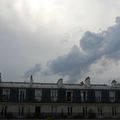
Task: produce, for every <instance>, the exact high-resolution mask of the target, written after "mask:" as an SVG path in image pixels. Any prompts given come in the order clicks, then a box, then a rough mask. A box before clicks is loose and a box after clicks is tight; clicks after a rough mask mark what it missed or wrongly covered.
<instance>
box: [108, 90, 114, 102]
mask: <svg viewBox="0 0 120 120" xmlns="http://www.w3.org/2000/svg"><path fill="white" fill-rule="evenodd" d="M109 100H110V102H115V91H109Z"/></svg>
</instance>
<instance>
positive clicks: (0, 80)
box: [0, 73, 2, 83]
mask: <svg viewBox="0 0 120 120" xmlns="http://www.w3.org/2000/svg"><path fill="white" fill-rule="evenodd" d="M1 82H2V77H1V73H0V83H1Z"/></svg>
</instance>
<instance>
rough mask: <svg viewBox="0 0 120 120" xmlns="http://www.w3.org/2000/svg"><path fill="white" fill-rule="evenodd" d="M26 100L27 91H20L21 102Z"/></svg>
mask: <svg viewBox="0 0 120 120" xmlns="http://www.w3.org/2000/svg"><path fill="white" fill-rule="evenodd" d="M25 99H26V89H19V101H24V100H25Z"/></svg>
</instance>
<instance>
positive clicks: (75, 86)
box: [0, 82, 120, 90]
mask: <svg viewBox="0 0 120 120" xmlns="http://www.w3.org/2000/svg"><path fill="white" fill-rule="evenodd" d="M0 87H17V88H54V89H58V88H59V86H58V84H57V83H32V85H31V84H30V83H29V82H1V83H0ZM62 88H65V89H98V90H99V89H120V84H117V86H116V87H112V86H110V85H107V84H91V85H90V87H87V86H86V85H80V84H63V86H62Z"/></svg>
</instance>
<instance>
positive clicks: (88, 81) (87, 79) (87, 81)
mask: <svg viewBox="0 0 120 120" xmlns="http://www.w3.org/2000/svg"><path fill="white" fill-rule="evenodd" d="M85 85H86V86H87V87H90V77H89V76H88V77H87V78H86V79H85Z"/></svg>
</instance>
